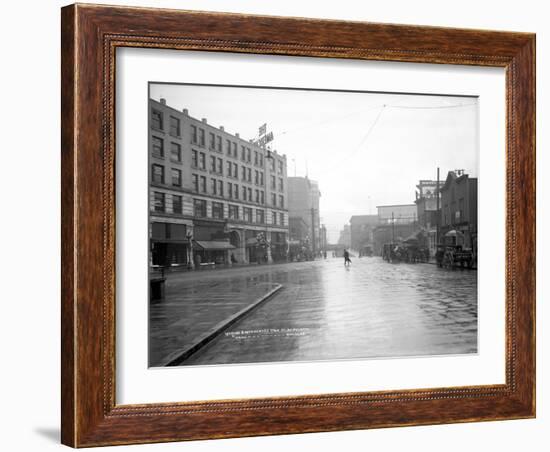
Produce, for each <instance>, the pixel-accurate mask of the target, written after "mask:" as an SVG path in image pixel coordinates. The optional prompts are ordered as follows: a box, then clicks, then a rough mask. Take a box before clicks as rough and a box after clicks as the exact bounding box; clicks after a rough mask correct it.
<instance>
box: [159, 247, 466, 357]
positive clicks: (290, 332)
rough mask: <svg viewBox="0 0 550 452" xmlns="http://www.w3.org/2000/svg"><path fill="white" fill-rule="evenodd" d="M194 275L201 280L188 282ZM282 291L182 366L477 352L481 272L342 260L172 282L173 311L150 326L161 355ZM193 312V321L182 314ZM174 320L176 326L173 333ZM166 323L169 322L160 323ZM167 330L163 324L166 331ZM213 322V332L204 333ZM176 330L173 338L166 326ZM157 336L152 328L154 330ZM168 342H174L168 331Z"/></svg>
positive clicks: (182, 276)
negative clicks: (196, 331) (260, 297)
mask: <svg viewBox="0 0 550 452" xmlns="http://www.w3.org/2000/svg"><path fill="white" fill-rule="evenodd" d="M190 275H194V276H193V277H191V276H190ZM276 283H278V284H282V285H283V286H284V288H283V289H282V290H281V291H279V292H278V294H277V295H275V296H274V297H273V298H272V299H270V300H269V301H267V302H266V303H265V304H263V305H262V306H260V307H258V308H257V309H255V310H254V311H252V312H251V313H250V314H248V315H247V316H246V317H245V318H244V319H242V320H241V321H239V322H238V323H237V324H235V325H233V326H232V327H231V328H229V329H228V330H226V331H224V332H222V334H220V336H218V338H217V339H215V340H214V341H212V342H211V343H210V344H208V345H207V346H205V347H204V348H202V349H201V350H199V351H198V352H197V353H196V354H194V355H192V356H191V357H190V358H189V359H188V360H187V361H186V362H185V363H184V364H185V365H187V364H192V365H203V364H222V363H251V362H273V361H311V360H327V359H329V360H332V359H352V358H374V357H399V356H414V355H444V354H464V353H475V352H476V351H477V272H476V271H471V270H444V269H440V268H438V267H437V266H435V265H430V264H416V265H415V264H389V263H386V262H384V261H383V260H382V259H381V258H376V257H375V258H362V259H354V261H353V264H352V266H351V268H345V267H344V265H343V262H342V261H341V260H340V259H328V260H323V261H315V262H300V263H289V264H281V265H271V266H268V265H265V266H257V267H244V268H233V269H229V270H221V271H217V270H216V271H211V272H208V273H207V272H204V273H202V274H199V275H197V274H196V273H188V274H175V275H173V276H172V275H171V276H170V279H169V281H168V287H167V301H168V303H167V304H172V305H176V307H175V308H173V312H172V313H170V309H166V310H165V312H163V313H162V315H161V314H160V313H159V312H157V313H156V314H155V316H154V317H152V318H151V330H152V331H156V335H155V336H154V339H152V341H153V342H155V343H156V344H157V345H156V347H157V353H158V354H159V356H160V355H162V353H163V349H164V348H165V346H166V344H172V346H174V344H177V343H178V341H179V342H181V337H180V338H179V339H174V338H173V337H172V336H174V334H175V333H176V336H177V331H178V329H181V331H184V330H185V328H189V327H190V325H191V324H193V323H196V322H194V319H196V318H197V317H195V316H196V315H197V314H196V313H195V312H198V311H197V308H196V306H195V307H193V305H194V304H196V302H197V301H196V300H195V302H193V301H192V300H193V297H195V299H198V300H206V299H207V300H212V302H208V303H206V304H205V305H204V306H202V307H201V309H200V310H199V311H200V312H201V314H200V316H199V317H200V318H201V319H202V322H203V325H205V324H207V323H208V319H209V318H210V317H211V316H214V317H216V318H218V317H219V316H223V315H226V314H227V313H228V312H230V311H235V309H237V308H238V307H239V306H241V305H242V304H244V303H246V300H247V299H249V298H250V296H251V295H250V294H254V296H255V295H257V294H258V293H260V292H261V291H262V290H264V291H267V290H269V287H271V285H272V284H276ZM182 303H187V305H188V312H187V313H185V310H182V309H181V308H179V307H178V306H177V305H181V304H182ZM174 312H179V314H178V315H177V317H178V318H179V319H180V320H179V322H180V323H179V324H177V325H173V324H174V321H173V316H174ZM159 318H161V319H163V320H159ZM162 322H164V323H162ZM205 322H206V323H205ZM168 323H170V324H171V325H172V327H171V328H167V327H166V324H168ZM153 326H154V327H153ZM168 330H169V331H171V333H167V331H168Z"/></svg>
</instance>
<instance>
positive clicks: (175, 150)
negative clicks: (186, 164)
mask: <svg viewBox="0 0 550 452" xmlns="http://www.w3.org/2000/svg"><path fill="white" fill-rule="evenodd" d="M152 145H153V157H156V158H159V159H163V158H164V156H165V151H164V140H163V139H162V138H159V137H156V136H153V137H152ZM170 159H171V160H172V161H173V162H177V163H181V162H182V154H181V145H180V144H179V143H174V142H173V141H171V142H170Z"/></svg>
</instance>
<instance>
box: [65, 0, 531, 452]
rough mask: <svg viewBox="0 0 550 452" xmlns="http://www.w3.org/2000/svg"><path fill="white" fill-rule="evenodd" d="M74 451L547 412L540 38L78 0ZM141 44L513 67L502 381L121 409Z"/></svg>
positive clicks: (68, 229) (72, 83) (69, 427)
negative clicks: (124, 167)
mask: <svg viewBox="0 0 550 452" xmlns="http://www.w3.org/2000/svg"><path fill="white" fill-rule="evenodd" d="M61 35H62V68H61V72H62V149H61V154H62V272H61V274H62V313H61V314H62V349H61V353H62V355H61V356H62V360H61V362H62V368H61V376H62V379H61V384H62V434H61V436H62V442H63V443H64V444H66V445H70V446H73V447H85V446H100V445H114V444H131V443H149V442H162V441H180V440H197V439H211V438H228V437H239V436H255V435H274V434H287V433H302V432H320V431H335V430H349V429H365V428H377V427H391V426H405V425H425V424H442V423H452V422H470V421H487V420H502V419H520V418H531V417H534V416H535V36H534V35H533V34H528V33H510V32H495V31H482V30H463V29H449V28H436V27H420V26H408V25H389V24H374V23H361V22H341V21H330V20H314V19H299V18H282V17H265V16H249V15H239V14H225V13H223V14H222V13H210V12H191V11H175V10H161V9H144V8H126V7H108V6H93V5H79V4H76V5H71V6H67V7H64V8H63V9H62V29H61ZM119 47H144V48H162V49H176V50H178V49H179V50H201V51H216V52H237V53H254V54H270V55H297V56H313V57H328V58H352V59H363V60H383V61H394V62H419V63H439V64H450V65H453V64H461V65H474V66H494V67H502V68H505V70H506V275H505V277H506V352H505V353H506V383H505V384H502V385H489V386H471V387H450V388H436V389H430V388H426V389H415V390H400V391H381V392H360V393H344V394H325V395H323V394H321V395H315V396H298V397H273V398H263V399H243V400H220V401H214V402H212V401H210V402H178V401H174V402H173V403H162V404H148V405H122V406H121V405H117V404H116V403H115V386H116V385H115V366H116V362H115V315H116V312H115V284H116V282H115V281H116V280H115V248H114V245H115V171H114V161H115V134H114V131H115V123H114V120H115V96H114V86H115V65H116V58H115V50H116V49H117V48H119Z"/></svg>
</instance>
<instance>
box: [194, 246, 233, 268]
mask: <svg viewBox="0 0 550 452" xmlns="http://www.w3.org/2000/svg"><path fill="white" fill-rule="evenodd" d="M234 249H235V247H234V246H233V245H231V243H229V240H195V241H194V242H193V251H194V255H195V265H196V266H200V265H201V264H217V265H224V264H227V265H230V264H231V251H232V250H234Z"/></svg>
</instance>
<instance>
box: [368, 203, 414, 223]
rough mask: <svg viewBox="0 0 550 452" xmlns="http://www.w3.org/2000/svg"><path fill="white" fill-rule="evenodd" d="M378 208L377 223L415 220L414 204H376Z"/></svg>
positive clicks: (410, 221)
mask: <svg viewBox="0 0 550 452" xmlns="http://www.w3.org/2000/svg"><path fill="white" fill-rule="evenodd" d="M376 209H377V210H378V223H379V224H380V225H383V224H392V223H394V224H409V223H414V222H415V221H416V220H417V214H416V204H394V205H389V206H376Z"/></svg>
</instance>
